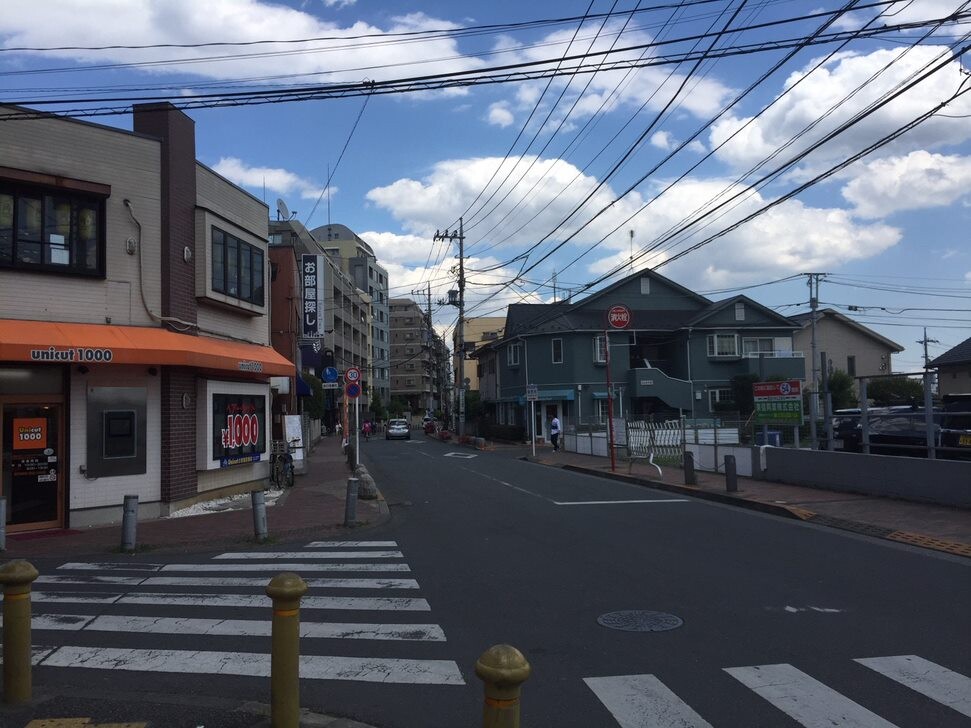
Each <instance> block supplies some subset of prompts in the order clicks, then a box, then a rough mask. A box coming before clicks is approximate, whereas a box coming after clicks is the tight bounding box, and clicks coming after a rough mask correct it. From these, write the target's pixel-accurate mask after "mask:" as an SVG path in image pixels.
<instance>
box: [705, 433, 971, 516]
mask: <svg viewBox="0 0 971 728" xmlns="http://www.w3.org/2000/svg"><path fill="white" fill-rule="evenodd" d="M719 449H721V448H719ZM755 450H756V452H758V450H759V448H756V449H755ZM764 450H765V463H764V465H765V469H764V470H763V471H762V472H761V473H760V474H759V473H756V477H761V478H762V479H764V480H770V481H774V482H777V483H789V484H790V485H804V486H809V487H812V488H822V489H824V490H835V491H840V492H848V493H863V494H865V495H877V496H884V497H888V498H900V499H903V500H909V501H918V502H923V503H936V504H938V505H945V506H959V507H961V508H971V462H968V461H961V460H927V459H924V458H909V457H897V456H892V455H863V454H858V453H849V452H827V451H825V450H795V449H792V448H787V447H767V448H765V449H764ZM756 462H758V460H757V459H756ZM738 472H739V475H741V474H742V468H741V459H739V469H738Z"/></svg>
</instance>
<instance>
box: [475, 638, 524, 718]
mask: <svg viewBox="0 0 971 728" xmlns="http://www.w3.org/2000/svg"><path fill="white" fill-rule="evenodd" d="M529 673H530V667H529V663H528V662H527V661H526V658H525V657H524V656H523V653H522V652H520V651H519V650H517V649H516V648H515V647H513V646H511V645H493V646H492V647H490V648H489V649H488V650H486V651H485V652H483V653H482V656H481V657H480V658H479V659H478V660H477V661H476V663H475V674H476V675H478V676H479V679H480V680H482V682H483V683H484V687H485V702H484V705H483V706H482V728H519V695H520V692H521V691H522V684H523V683H524V682H526V679H527V678H528V677H529Z"/></svg>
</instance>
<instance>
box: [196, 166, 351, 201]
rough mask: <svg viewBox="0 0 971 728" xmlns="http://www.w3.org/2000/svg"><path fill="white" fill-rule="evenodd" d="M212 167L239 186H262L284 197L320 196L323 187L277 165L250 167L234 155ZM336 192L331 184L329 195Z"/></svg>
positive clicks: (311, 197) (253, 187)
mask: <svg viewBox="0 0 971 728" xmlns="http://www.w3.org/2000/svg"><path fill="white" fill-rule="evenodd" d="M212 168H213V169H214V170H215V171H216V172H218V173H219V174H221V175H222V176H223V177H225V178H226V179H228V180H229V181H230V182H234V183H236V184H238V185H240V186H241V187H248V188H249V189H251V190H254V191H256V192H259V191H260V190H262V189H263V188H264V187H265V188H266V190H267V191H270V192H273V193H274V194H277V195H280V196H281V197H286V196H288V195H296V196H298V197H299V198H300V199H302V200H314V201H316V200H317V199H319V198H320V196H321V193H322V191H323V187H322V186H321V185H320V184H318V183H316V182H312V181H310V180H308V179H305V178H303V177H300V176H299V175H296V174H294V173H293V172H289V171H287V170H285V169H281V168H279V167H251V166H249V165H247V164H246V163H245V162H243V160H241V159H237V158H236V157H223V158H221V159H220V160H219V161H218V162H216V163H215V164H214V165H213V166H212ZM336 193H337V187H335V186H333V185H331V187H330V196H331V197H333V196H334V195H335V194H336Z"/></svg>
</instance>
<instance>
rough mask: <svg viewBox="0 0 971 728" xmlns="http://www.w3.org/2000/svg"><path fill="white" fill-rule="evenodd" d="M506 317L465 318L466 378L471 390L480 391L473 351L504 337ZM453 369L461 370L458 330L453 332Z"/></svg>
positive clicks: (478, 373)
mask: <svg viewBox="0 0 971 728" xmlns="http://www.w3.org/2000/svg"><path fill="white" fill-rule="evenodd" d="M505 326H506V317H505V316H480V317H479V318H467V319H465V330H464V332H463V338H464V339H465V358H466V362H465V378H466V379H468V380H469V390H470V391H478V389H479V376H480V372H479V368H478V366H472V364H473V362H470V361H469V359H470V358H471V357H472V353H473V352H474V351H475V350H476V349H479V348H481V347H483V346H485V345H486V344H489V343H492V342H494V341H498V340H499V339H501V338H502V332H503V331H504V330H505ZM452 351H453V352H454V353H453V354H452V363H453V367H452V370H453V371H455V372H458V370H459V356H461V354H460V352H459V345H458V332H457V331H453V332H452Z"/></svg>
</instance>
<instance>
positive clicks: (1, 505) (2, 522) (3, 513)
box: [0, 496, 7, 551]
mask: <svg viewBox="0 0 971 728" xmlns="http://www.w3.org/2000/svg"><path fill="white" fill-rule="evenodd" d="M6 550H7V499H6V498H4V497H3V496H0V551H6Z"/></svg>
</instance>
